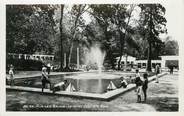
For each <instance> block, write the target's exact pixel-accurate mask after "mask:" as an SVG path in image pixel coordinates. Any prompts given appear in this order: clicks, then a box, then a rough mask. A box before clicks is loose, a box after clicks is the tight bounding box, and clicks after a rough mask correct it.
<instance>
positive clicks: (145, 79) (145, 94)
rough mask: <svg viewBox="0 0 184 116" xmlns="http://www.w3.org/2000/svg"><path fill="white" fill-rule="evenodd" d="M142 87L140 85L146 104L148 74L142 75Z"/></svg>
mask: <svg viewBox="0 0 184 116" xmlns="http://www.w3.org/2000/svg"><path fill="white" fill-rule="evenodd" d="M143 78H144V81H143V85H142V90H143V94H144V102H146V99H147V88H148V74H147V73H144V74H143Z"/></svg>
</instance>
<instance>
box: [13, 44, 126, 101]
mask: <svg viewBox="0 0 184 116" xmlns="http://www.w3.org/2000/svg"><path fill="white" fill-rule="evenodd" d="M104 58H105V52H104V51H103V50H101V49H100V47H99V46H98V45H94V46H92V47H91V48H90V49H89V51H88V53H87V54H86V64H87V65H88V64H96V66H97V67H98V68H97V69H98V70H97V71H95V72H93V71H92V72H85V73H84V72H79V73H77V74H76V73H75V74H74V73H70V74H66V75H65V74H57V75H49V78H50V80H51V82H52V83H53V84H54V83H55V84H57V83H59V82H61V81H63V80H64V79H67V82H68V84H67V88H66V90H65V91H58V92H56V93H55V94H61V95H67V96H80V97H88V98H95V99H104V100H107V99H110V98H112V97H113V96H116V95H118V94H120V93H122V92H123V91H124V89H117V88H119V87H121V81H120V77H121V76H122V74H121V75H115V74H111V73H107V72H104V71H103V62H104ZM126 75H127V74H126ZM25 82H26V83H25ZM27 82H29V83H30V84H27ZM15 85H16V86H18V87H16V88H14V89H17V88H18V89H19V90H26V91H36V92H41V87H42V85H41V81H40V76H37V77H30V78H27V77H26V78H22V79H17V80H16V83H15ZM10 89H12V88H10ZM109 90H113V91H109ZM47 93H52V91H50V90H48V92H47Z"/></svg>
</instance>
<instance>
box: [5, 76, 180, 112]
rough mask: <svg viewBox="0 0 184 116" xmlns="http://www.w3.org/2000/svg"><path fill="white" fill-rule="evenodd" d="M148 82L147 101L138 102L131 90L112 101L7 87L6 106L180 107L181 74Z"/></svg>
mask: <svg viewBox="0 0 184 116" xmlns="http://www.w3.org/2000/svg"><path fill="white" fill-rule="evenodd" d="M159 80H160V83H155V82H154V81H153V82H151V83H149V89H148V101H147V103H136V93H135V92H134V91H130V92H128V93H125V94H123V95H121V96H119V97H117V98H115V99H114V100H112V101H109V102H105V101H98V100H90V99H80V98H71V97H62V96H52V95H42V94H38V93H30V92H16V91H7V110H10V111H12V110H14V111H15V110H22V111H24V110H26V111H40V110H41V111H177V110H178V74H174V75H165V76H163V77H162V78H160V79H159Z"/></svg>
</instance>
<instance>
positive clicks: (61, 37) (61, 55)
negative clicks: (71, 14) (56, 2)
mask: <svg viewBox="0 0 184 116" xmlns="http://www.w3.org/2000/svg"><path fill="white" fill-rule="evenodd" d="M63 10H64V5H61V18H60V27H59V29H60V57H61V58H60V65H61V66H60V70H62V69H63V34H62V32H63V30H62V29H63V24H62V21H63Z"/></svg>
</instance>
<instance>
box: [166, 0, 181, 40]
mask: <svg viewBox="0 0 184 116" xmlns="http://www.w3.org/2000/svg"><path fill="white" fill-rule="evenodd" d="M174 1H175V2H174ZM176 1H177V2H176ZM162 5H163V6H164V7H165V8H166V14H165V17H166V19H167V24H166V27H167V31H168V34H167V35H164V36H171V37H172V39H174V40H177V41H178V40H181V39H182V38H181V33H182V22H183V12H182V11H183V9H182V7H183V6H184V2H183V1H182V0H170V2H165V3H164V4H162ZM164 36H163V37H164Z"/></svg>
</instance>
